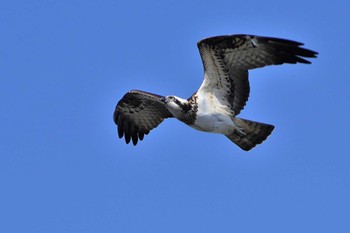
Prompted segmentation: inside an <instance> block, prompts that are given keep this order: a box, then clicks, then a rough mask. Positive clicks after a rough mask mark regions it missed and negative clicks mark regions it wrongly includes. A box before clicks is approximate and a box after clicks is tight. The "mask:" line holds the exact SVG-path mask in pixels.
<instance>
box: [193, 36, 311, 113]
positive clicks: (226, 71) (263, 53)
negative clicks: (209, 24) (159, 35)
mask: <svg viewBox="0 0 350 233" xmlns="http://www.w3.org/2000/svg"><path fill="white" fill-rule="evenodd" d="M302 45H303V44H302V43H299V42H295V41H291V40H285V39H278V38H271V37H262V36H253V35H230V36H216V37H210V38H207V39H204V40H201V41H199V42H198V48H199V52H200V55H201V58H202V61H203V65H204V81H203V83H202V85H201V87H200V88H199V90H198V91H197V93H198V92H199V93H201V94H203V96H205V95H214V96H215V98H216V99H217V101H219V102H220V104H222V105H225V106H228V107H230V108H231V110H233V111H234V114H235V115H238V114H239V113H240V111H241V110H242V109H243V108H244V106H245V104H246V102H247V100H248V97H249V90H250V88H249V80H248V70H250V69H254V68H259V67H263V66H268V65H280V64H284V63H291V64H295V63H305V64H308V63H310V62H309V61H307V60H305V59H304V58H303V57H310V58H311V57H316V55H317V53H316V52H314V51H311V50H308V49H305V48H301V46H302Z"/></svg>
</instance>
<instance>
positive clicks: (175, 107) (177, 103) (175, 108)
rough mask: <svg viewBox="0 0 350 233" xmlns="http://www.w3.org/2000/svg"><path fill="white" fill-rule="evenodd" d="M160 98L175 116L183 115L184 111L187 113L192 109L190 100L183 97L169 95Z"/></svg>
mask: <svg viewBox="0 0 350 233" xmlns="http://www.w3.org/2000/svg"><path fill="white" fill-rule="evenodd" d="M160 100H161V101H162V102H163V103H164V104H165V106H166V107H167V109H168V110H169V111H170V112H171V114H173V115H174V116H175V117H178V116H180V115H183V114H184V113H187V112H188V111H189V110H190V109H191V105H190V104H189V103H188V100H186V99H182V98H180V97H177V96H173V95H168V96H165V97H162V98H161V99H160Z"/></svg>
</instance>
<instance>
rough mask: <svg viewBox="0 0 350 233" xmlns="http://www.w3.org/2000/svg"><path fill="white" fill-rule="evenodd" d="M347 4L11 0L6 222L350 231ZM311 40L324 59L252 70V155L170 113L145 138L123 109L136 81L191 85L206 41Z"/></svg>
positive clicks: (4, 43)
mask: <svg viewBox="0 0 350 233" xmlns="http://www.w3.org/2000/svg"><path fill="white" fill-rule="evenodd" d="M349 21H350V17H349V5H348V3H347V1H345V0H344V1H318V0H314V1H304V0H296V1H280V0H279V1H277V0H276V1H272V0H267V1H260V0H252V1H235V0H230V1H220V0H216V1H154V0H151V1H129V0H128V1H76V0H70V1H54V0H51V1H50V0H47V1H43V0H35V1H34V0H26V1H24V0H22V1H1V2H0V41H1V43H0V80H1V85H0V106H1V114H0V122H1V131H0V154H1V155H0V232H6V233H22V232H23V233H28V232H35V233H47V232H50V233H51V232H52V233H56V232H57V233H61V232H62V233H63V232H64V233H76V232H84V233H90V232H91V233H92V232H104V233H119V232H120V233H128V232H131V233H139V232H152V233H158V232H161V233H164V232H167V233H173V232H174V233H179V232H191V233H192V232H201V233H211V232H220V233H226V232H227V233H229V232H230V233H232V232H240V233H245V232H248V233H250V232H252V233H257V232H269V233H275V232H276V233H277V232H278V233H281V232H283V233H292V232H293V233H295V232H299V233H300V232H308V233H310V232H350V221H349V216H350V169H349V164H350V153H349V147H348V145H349V143H350V142H349V139H350V138H349V131H350V123H349V118H350V109H349V107H350V106H349V103H348V102H349V99H350V81H349V80H350V77H349V57H348V52H349V51H350V46H349V42H348V41H349V38H350V31H349V25H348V23H349ZM237 33H249V34H257V35H264V36H274V37H281V38H288V39H293V40H297V41H301V42H303V43H305V44H306V47H307V48H310V49H313V50H316V51H318V52H319V53H320V55H319V58H318V59H313V60H312V62H313V64H312V65H284V66H275V67H269V68H264V69H260V70H255V71H253V72H251V73H250V80H251V90H252V92H251V96H250V99H249V101H248V104H247V106H246V108H245V110H244V111H243V112H242V114H241V117H243V118H247V119H251V120H256V121H261V122H266V123H270V124H274V125H275V126H276V129H275V130H274V132H273V134H272V135H271V136H270V137H269V138H268V140H267V141H265V142H264V143H263V144H262V145H260V146H258V147H256V148H255V149H253V150H252V151H250V152H248V153H247V152H244V151H242V150H241V149H239V148H238V147H237V146H235V145H234V144H233V143H231V142H230V141H229V140H228V139H226V138H225V137H224V136H220V135H214V134H205V133H202V132H199V131H195V130H193V129H191V128H189V127H187V126H186V125H184V124H182V123H180V122H178V121H176V120H173V119H171V120H167V121H165V122H164V123H162V124H161V125H160V126H159V127H158V128H157V129H155V130H154V131H152V132H151V133H150V135H148V136H147V137H146V138H145V139H144V141H142V142H141V143H140V144H139V145H138V146H137V147H134V146H132V145H126V144H125V143H124V141H123V140H119V139H118V138H117V135H116V127H115V125H114V123H113V121H112V114H113V111H114V108H115V104H116V103H117V101H118V100H119V99H120V98H121V97H122V96H123V95H124V93H125V92H127V91H128V90H130V89H140V90H146V91H149V92H154V93H159V94H163V95H168V94H175V95H178V96H182V97H188V96H190V95H191V94H192V93H193V92H194V91H195V90H196V89H197V88H198V87H199V85H200V83H201V82H202V77H203V68H202V63H201V60H200V57H199V53H198V51H197V47H196V42H197V41H198V40H200V39H202V38H205V37H208V36H215V35H224V34H237Z"/></svg>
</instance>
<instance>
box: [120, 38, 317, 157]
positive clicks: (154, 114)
mask: <svg viewBox="0 0 350 233" xmlns="http://www.w3.org/2000/svg"><path fill="white" fill-rule="evenodd" d="M302 45H303V44H302V43H299V42H296V41H292V40H286V39H279V38H272V37H263V36H254V35H225V36H215V37H209V38H206V39H203V40H201V41H199V42H198V43H197V46H198V49H199V53H200V56H201V58H202V62H203V66H204V80H203V83H202V84H201V86H200V87H199V89H198V90H197V91H196V92H195V93H194V94H193V95H192V96H191V97H189V98H188V99H183V98H180V97H177V96H174V95H169V96H161V95H157V94H153V93H149V92H145V91H139V90H131V91H129V92H128V93H126V94H125V95H124V96H123V98H122V99H121V100H120V101H119V102H118V104H117V106H116V108H115V111H114V114H113V119H114V122H115V124H116V125H117V126H118V135H119V138H122V137H123V136H124V138H125V142H126V143H127V144H128V143H129V142H130V141H131V140H132V142H133V144H134V145H136V144H137V142H138V140H143V138H144V136H145V135H147V134H148V133H149V132H150V131H151V130H152V129H153V128H155V127H157V126H158V125H159V124H160V123H161V122H162V121H163V120H164V119H166V118H176V119H178V120H180V121H182V122H183V123H185V124H187V125H189V126H191V127H192V128H194V129H197V130H200V131H204V132H210V133H217V134H223V135H225V136H226V137H227V138H228V139H230V140H231V141H232V142H234V143H235V144H236V145H238V146H239V147H240V148H242V149H243V150H245V151H249V150H250V149H252V148H253V147H255V146H256V145H257V144H260V143H262V142H263V141H264V140H265V139H266V138H267V137H268V136H269V135H270V134H271V132H272V130H273V129H274V126H273V125H270V124H265V123H260V122H255V121H251V120H246V119H242V118H238V117H237V115H238V114H239V113H240V112H241V110H242V109H243V108H244V106H245V105H246V102H247V100H248V97H249V92H250V87H249V80H248V71H249V70H251V69H255V68H260V67H264V66H268V65H281V64H284V63H289V64H296V63H305V64H310V62H309V61H308V60H306V59H305V58H315V57H316V56H317V54H318V53H317V52H314V51H311V50H309V49H306V48H302Z"/></svg>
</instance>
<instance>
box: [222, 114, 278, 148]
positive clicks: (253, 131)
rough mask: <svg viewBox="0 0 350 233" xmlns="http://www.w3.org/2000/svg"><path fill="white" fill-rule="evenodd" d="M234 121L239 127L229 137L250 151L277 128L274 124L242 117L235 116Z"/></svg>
mask: <svg viewBox="0 0 350 233" xmlns="http://www.w3.org/2000/svg"><path fill="white" fill-rule="evenodd" d="M233 122H234V123H235V125H236V126H237V127H238V128H239V129H238V130H235V131H234V132H233V133H232V134H231V135H226V137H228V139H230V140H231V141H232V142H234V143H235V144H236V145H237V146H239V147H240V148H242V149H243V150H245V151H249V150H250V149H252V148H253V147H255V146H256V145H257V144H260V143H262V142H263V141H264V140H265V139H266V138H267V137H268V136H269V135H270V134H271V132H272V130H273V129H274V128H275V126H273V125H269V124H264V123H259V122H255V121H250V120H246V119H241V118H237V117H236V118H233Z"/></svg>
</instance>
